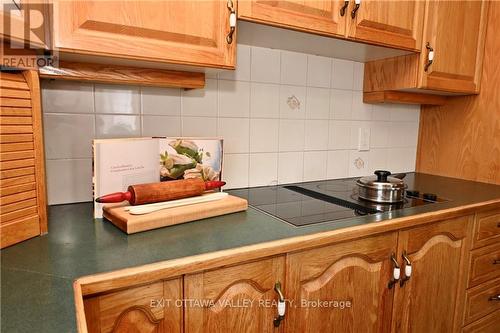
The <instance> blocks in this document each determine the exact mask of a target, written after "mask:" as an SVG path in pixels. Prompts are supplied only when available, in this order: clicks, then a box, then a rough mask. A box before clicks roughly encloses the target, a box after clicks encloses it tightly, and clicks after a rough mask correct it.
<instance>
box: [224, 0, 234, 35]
mask: <svg viewBox="0 0 500 333" xmlns="http://www.w3.org/2000/svg"><path fill="white" fill-rule="evenodd" d="M227 9H229V11H230V14H229V33H228V34H227V36H226V42H227V43H228V44H231V43H232V42H233V34H234V31H235V30H236V10H235V9H234V5H233V0H227Z"/></svg>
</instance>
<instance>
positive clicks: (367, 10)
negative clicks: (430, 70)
mask: <svg viewBox="0 0 500 333" xmlns="http://www.w3.org/2000/svg"><path fill="white" fill-rule="evenodd" d="M424 5H425V3H424V2H423V1H380V0H361V1H359V7H358V8H357V10H356V3H355V1H354V0H351V4H350V6H349V12H348V15H347V20H348V26H349V28H348V30H349V32H348V37H349V38H354V39H356V40H361V41H366V42H369V43H375V44H379V45H387V46H392V47H397V48H405V49H410V50H420V44H421V38H422V25H423V18H424ZM353 10H356V12H355V18H354V19H353V18H352V14H351V13H352V11H353Z"/></svg>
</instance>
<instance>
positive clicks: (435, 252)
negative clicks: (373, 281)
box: [392, 217, 471, 333]
mask: <svg viewBox="0 0 500 333" xmlns="http://www.w3.org/2000/svg"><path fill="white" fill-rule="evenodd" d="M470 220H471V218H470V217H461V218H456V219H452V220H447V221H444V222H440V223H434V224H431V225H427V226H422V227H417V228H413V229H409V230H406V231H401V232H400V234H399V243H398V256H399V258H398V261H400V262H403V258H402V255H403V252H406V255H407V257H408V258H409V260H410V262H411V266H412V273H411V277H410V279H409V280H407V281H406V282H405V283H404V284H403V285H402V286H400V285H399V284H398V286H397V287H396V291H395V296H394V308H393V309H394V310H393V328H392V331H393V332H397V333H401V332H428V333H431V332H436V333H438V332H457V331H458V327H461V315H462V313H463V312H462V311H463V302H464V296H465V292H464V291H465V288H466V286H465V284H466V274H465V269H466V265H467V256H466V254H467V253H468V251H469V243H470V241H469V240H468V239H467V238H466V237H467V235H468V234H469V235H470V232H471V223H470ZM404 268H405V267H404V266H403V267H402V269H401V276H402V278H403V276H404ZM457 325H458V326H457Z"/></svg>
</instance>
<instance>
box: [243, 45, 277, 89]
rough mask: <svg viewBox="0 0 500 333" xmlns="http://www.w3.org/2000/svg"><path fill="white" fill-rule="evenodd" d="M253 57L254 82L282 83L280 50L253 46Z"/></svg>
mask: <svg viewBox="0 0 500 333" xmlns="http://www.w3.org/2000/svg"><path fill="white" fill-rule="evenodd" d="M251 57H252V59H251V66H250V79H251V80H252V81H253V82H265V83H280V72H281V70H280V69H281V67H280V63H281V59H280V58H281V54H280V51H279V50H273V49H267V48H262V47H252V51H251Z"/></svg>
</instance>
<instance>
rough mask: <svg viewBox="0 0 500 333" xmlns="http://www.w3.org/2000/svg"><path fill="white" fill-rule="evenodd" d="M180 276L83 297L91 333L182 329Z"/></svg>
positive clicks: (159, 332)
mask: <svg viewBox="0 0 500 333" xmlns="http://www.w3.org/2000/svg"><path fill="white" fill-rule="evenodd" d="M178 300H182V278H175V279H171V280H165V281H158V282H154V283H151V284H148V285H145V286H139V287H134V288H129V289H125V290H121V291H116V292H112V293H109V294H103V295H99V296H94V297H90V298H87V299H84V308H85V318H86V322H87V330H88V332H90V333H97V332H99V333H109V332H113V333H118V332H127V333H135V332H137V333H139V332H141V333H175V332H182V326H183V323H182V320H183V316H182V304H181V305H180V306H179V304H178V303H176V301H178Z"/></svg>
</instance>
